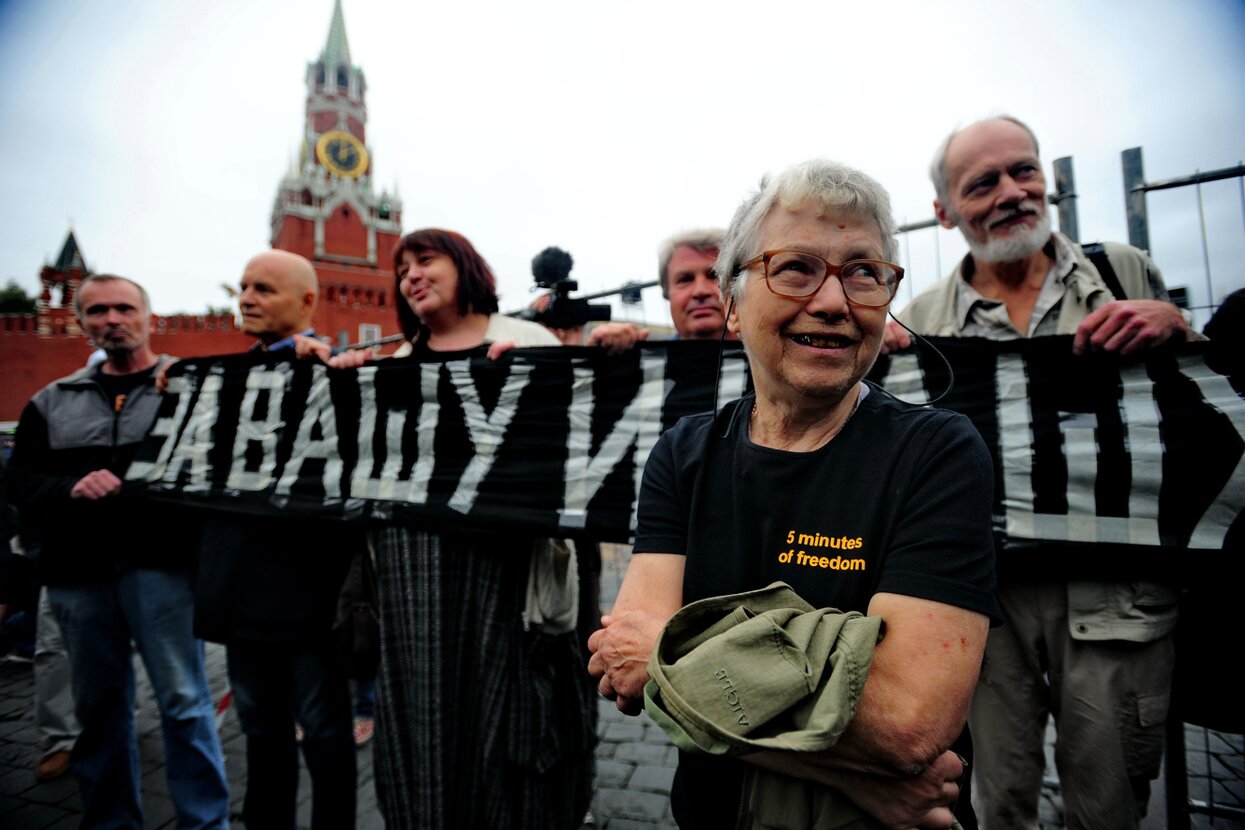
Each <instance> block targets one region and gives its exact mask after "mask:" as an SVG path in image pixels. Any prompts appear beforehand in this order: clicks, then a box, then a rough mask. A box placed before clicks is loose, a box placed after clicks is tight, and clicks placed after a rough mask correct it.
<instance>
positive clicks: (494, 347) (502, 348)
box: [488, 340, 516, 360]
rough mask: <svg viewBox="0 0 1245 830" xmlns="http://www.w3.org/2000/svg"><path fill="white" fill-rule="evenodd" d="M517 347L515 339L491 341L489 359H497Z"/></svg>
mask: <svg viewBox="0 0 1245 830" xmlns="http://www.w3.org/2000/svg"><path fill="white" fill-rule="evenodd" d="M515 347H516V344H515V342H514V341H513V340H498V341H497V342H496V343H489V346H488V359H489V360H496V359H497V358H499V357H501V356H502V355H504V354H505V353H506V352H508V351H510V350H511V349H513V348H515Z"/></svg>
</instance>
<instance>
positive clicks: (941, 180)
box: [929, 115, 1042, 205]
mask: <svg viewBox="0 0 1245 830" xmlns="http://www.w3.org/2000/svg"><path fill="white" fill-rule="evenodd" d="M986 121H1008V122H1011V123H1012V124H1015V125H1016V126H1017V127H1019V128H1020V129H1022V130H1024V131H1025V132H1026V133H1028V134H1029V139H1030V140H1031V141H1032V142H1033V153H1034V155H1036V156H1039V157H1040V156H1041V155H1042V154H1041V152H1039V150H1038V140H1037V136H1036V135H1034V134H1033V130H1031V129H1029V125H1028V124H1026V123H1025V122H1023V121H1021V120H1020V119H1019V118H1017V117H1015V116H1014V115H992V116H990V117H989V118H982V119H981V120H979V121H974V122H973V123H972V124H969V125H968V127H975V126H977V125H978V124H981V123H983V122H986ZM968 127H956V128H955V129H954V130H952V131H951V132H950V133H948V134H947V137H946V138H944V139H943V140H942V143H941V144H939V145H938V149H937V150H936V151H935V152H934V160H933V161H931V162H930V163H929V178H930V181H932V182H933V183H934V193H935V194H936V195H937V196H938V201H940V202H942V203H943V204H944V205H946V203H947V185H948V184H950V182H948V181H947V150H949V149H951V142H952V141H954V140H955V137H956V136H957V135H959V134H960V133H962V132H964V131H965V130H967V129H968Z"/></svg>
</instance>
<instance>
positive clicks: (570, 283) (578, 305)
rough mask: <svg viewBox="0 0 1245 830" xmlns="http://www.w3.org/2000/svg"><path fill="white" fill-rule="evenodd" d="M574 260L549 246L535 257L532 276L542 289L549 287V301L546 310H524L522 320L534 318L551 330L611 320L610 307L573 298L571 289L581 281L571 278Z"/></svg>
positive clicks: (558, 249) (533, 319)
mask: <svg viewBox="0 0 1245 830" xmlns="http://www.w3.org/2000/svg"><path fill="white" fill-rule="evenodd" d="M572 265H574V260H573V259H571V255H570V254H568V253H567V252H566V251H564V250H562V249H561V248H552V247H551V248H546V249H545V250H543V251H541V252H540V253H539V254H537V255H536V256H535V257H534V258H533V259H532V277H533V279H535V280H536V285H537V286H538V287H540V288H547V289H549V295H548V296H549V303H548V305H546V306H545V309H544V311H537V310H536V309H533V308H528V309H524V311H523V312H522V313H521V314H520V315H519V317H520V318H521V319H524V320H532V321H533V322H536V323H540V324H541V325H542V326H545V327H546V328H551V329H576V328H580V327H581V326H583V325H584V324H586V323H589V322H592V321H594V320H601V321H604V320H608V319H610V307H609V306H608V305H604V304H593V303H590V302H588V301H587V300H573V299H571V297H570V293H571V292H572V291H578V290H579V283H578V282H576V281H575V280H573V279H571V278H570V274H571V266H572Z"/></svg>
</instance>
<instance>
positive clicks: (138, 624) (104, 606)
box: [9, 275, 229, 830]
mask: <svg viewBox="0 0 1245 830" xmlns="http://www.w3.org/2000/svg"><path fill="white" fill-rule="evenodd" d="M74 310H75V312H76V313H77V316H78V322H79V323H80V324H81V325H82V328H83V330H84V331H85V332H86V335H87V337H88V338H89V339H90V341H91V343H92V345H93V346H95V347H97V348H102V349H103V350H104V352H105V354H106V358H105V360H104V361H102V362H101V363H98V364H95V365H93V366H90V367H88V368H85V369H82V370H80V371H78V372H75V373H74V374H72V375H70V376H68V377H65V378H61V379H60V380H57V381H54V382H53V383H50V384H48V385H47V386H45V387H44V388H43V389H41V390H39V391H38V392H37V393H35V396H34V397H33V398H32V399H31V401H30V403H29V404H27V406H26V409H25V410H24V411H23V412H22V419H21V422H20V424H19V425H18V428H17V443H16V446H15V448H14V450H13V458H12V472H11V479H10V483H9V494H10V497H11V498H12V500H13V502H14V503H15V504H16V505H17V506H18V510H19V511H20V512H21V516H22V521H23V522H24V523H26V524H27V525H28V526H30V527H32V528H34V529H36V530H37V531H38V533H39V534H40V536H41V538H42V540H43V547H42V551H41V553H40V556H39V571H40V576H41V577H42V579H43V582H44V583H45V584H46V585H47V597H48V602H49V603H50V605H51V607H52V612H53V614H55V616H56V620H57V622H58V623H59V624H60V628H61V632H62V635H63V637H64V640H65V645H66V648H67V651H68V653H69V661H70V665H71V668H72V671H71V674H72V677H73V696H74V701H75V708H76V714H77V718H78V722H79V723H80V724H81V727H82V733H81V735H80V736H79V738H78V741H77V743H76V745H75V746H74V749H73V753H72V755H71V768H72V770H73V773H74V775H75V776H76V777H77V779H78V783H79V785H80V787H81V791H82V803H83V817H82V826H83V827H88V828H89V827H142V826H143V816H142V805H141V801H140V794H139V793H140V773H141V769H140V766H139V755H138V744H137V740H136V737H135V732H134V667H133V663H132V660H131V656H130V643H131V641H133V643H134V645H135V646H136V647H137V650H138V653H139V654H140V655H141V656H142V658H143V664H144V665H145V666H146V667H147V675H148V677H149V678H150V679H151V684H152V686H153V688H154V690H155V696H156V702H157V704H158V705H159V707H160V723H161V729H162V732H163V735H164V752H165V760H166V769H165V772H166V777H167V779H168V788H169V794H170V795H171V796H172V797H173V805H174V807H175V808H176V811H177V826H178V827H187V828H189V827H194V828H204V829H205V830H206V828H211V830H223V828H225V827H226V826H227V825H228V823H229V789H228V786H227V784H226V782H225V769H224V762H223V760H222V757H221V749H220V741H219V738H218V737H217V734H216V718H215V713H214V711H213V708H212V699H211V696H210V694H209V692H208V685H207V677H206V675H205V673H204V669H203V643H202V642H201V641H199V640H196V639H195V637H194V634H193V633H192V626H191V624H192V606H193V589H192V574H193V561H194V552H195V549H196V547H197V541H198V538H197V533H196V531H195V528H194V525H193V523H188V522H187V521H186V519H185V517H184V516H181V515H180V514H178V513H177V512H176V511H173V510H170V509H167V508H163V507H162V508H160V509H154V508H153V507H151V506H150V505H148V504H146V503H144V502H143V501H142V500H141V499H139V498H137V497H135V496H134V495H133V494H132V493H128V492H125V491H123V489H122V483H121V478H122V477H123V476H124V475H125V471H126V468H127V467H128V466H129V463H130V461H131V460H132V459H133V457H134V454H135V452H136V451H137V449H138V445H139V442H140V441H141V440H142V438H143V436H144V435H145V434H146V433H147V430H148V428H149V427H150V426H151V423H152V421H153V420H154V419H155V416H156V411H157V409H158V408H159V405H160V395H159V393H157V391H156V389H155V380H154V374H155V372H156V371H157V368H158V367H159V366H161V365H162V364H166V363H167V362H168V361H169V360H170V358H168V357H167V356H164V357H162V356H157V355H156V354H155V352H153V351H152V349H151V343H150V335H151V304H150V302H149V301H148V299H147V292H146V291H144V290H143V289H142V287H141V286H139V285H138V284H137V283H135V282H133V281H131V280H128V279H125V278H123V277H116V276H110V275H94V276H91V277H88V278H87V279H85V280H84V281H83V282H82V285H81V286H80V287H79V288H78V292H77V295H76V297H75V298H74Z"/></svg>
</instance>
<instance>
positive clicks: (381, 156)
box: [0, 0, 1245, 322]
mask: <svg viewBox="0 0 1245 830" xmlns="http://www.w3.org/2000/svg"><path fill="white" fill-rule="evenodd" d="M343 7H344V11H345V19H346V31H347V35H348V37H349V42H350V49H351V54H352V58H353V60H354V62H355V63H356V64H358V65H360V66H361V67H362V68H363V71H364V73H365V75H366V78H367V83H368V91H367V105H368V115H369V120H368V144H369V147H370V149H371V151H372V153H373V159H374V178H373V182H374V187H375V189H376V190H377V191H379V190H381V189H382V188H389V189H390V190H392V189H394V188H397V189H398V190H399V191H400V194H401V197H402V199H403V200H404V203H405V204H404V213H403V228H404V230H414V229H416V228H420V227H426V226H431V225H436V226H442V227H448V228H453V229H455V230H458V231H460V232H462V233H464V234H465V235H466V236H467V237H468V238H470V239H471V240H472V241H473V242H474V243H475V245H476V247H477V248H479V250H480V251H481V252H482V253H483V254H484V256H485V257H486V258H487V259H488V260H489V262H490V263H491V264H492V265H493V266H494V269H495V270H496V271H497V274H498V277H499V280H500V290H501V295H502V308H503V310H507V309H511V308H515V307H518V306H519V305H522V304H523V303H525V302H526V301H527V300H528V299H529V297H530V291H529V285H530V283H531V276H530V261H531V258H532V256H533V255H534V254H536V253H537V252H538V251H539V250H540V249H542V248H544V247H545V246H548V245H559V246H561V247H563V248H565V249H567V250H568V251H570V252H571V254H572V255H573V256H574V258H575V270H574V272H573V274H572V276H574V277H576V278H578V279H579V281H580V283H581V287H582V288H583V289H584V290H602V289H606V288H613V287H617V286H618V285H620V284H622V283H623V282H626V281H628V280H650V279H653V278H655V276H656V267H655V266H656V253H655V249H656V246H657V244H658V243H659V242H660V240H661V239H662V238H664V237H666V236H668V235H669V234H671V233H672V232H674V231H677V230H680V229H684V228H688V227H695V226H702V225H715V224H716V225H724V224H725V223H726V222H727V221H729V219H730V216H731V214H732V212H733V211H734V209H735V207H736V205H738V203H739V202H740V200H741V199H742V198H743V197H744V196H745V195H746V194H747V193H748V192H749V191H750V190H751V189H753V188H755V186H756V183H757V181H758V180H759V178H760V176H761V174H762V173H764V172H766V171H767V170H776V169H779V168H781V167H783V166H785V165H787V164H790V163H793V162H797V161H801V160H804V159H806V158H809V157H812V156H817V155H825V156H829V157H831V158H835V159H838V160H841V161H844V162H847V163H849V164H852V165H854V166H857V167H859V168H861V169H863V170H864V171H866V172H868V173H870V174H871V175H873V176H874V177H876V178H877V179H878V180H880V181H881V182H882V184H883V185H885V186H886V187H887V188H888V189H889V190H890V192H891V195H892V198H893V201H894V205H895V212H896V216H897V218H898V219H899V221H900V222H901V223H902V222H905V221H909V222H915V221H918V220H921V219H926V218H929V217H930V216H932V210H931V207H930V200H931V198H932V189H931V186H930V184H929V180H928V178H927V176H926V168H927V165H928V162H929V158H930V155H931V154H932V152H933V150H934V148H935V146H936V145H937V144H938V142H939V141H940V140H941V138H942V137H943V136H944V135H945V134H946V133H947V132H948V131H949V130H951V129H952V128H953V127H954V126H956V125H957V124H962V123H967V122H969V121H972V120H975V119H976V118H978V117H981V116H983V115H989V114H993V113H998V112H1010V113H1012V114H1015V115H1017V116H1019V117H1021V118H1023V119H1025V120H1027V121H1028V122H1029V123H1030V125H1031V126H1032V127H1033V128H1034V130H1035V131H1036V133H1037V135H1038V137H1039V138H1040V139H1041V142H1042V147H1041V149H1042V155H1043V158H1044V161H1045V162H1046V169H1047V173H1048V177H1049V176H1050V172H1049V171H1050V162H1051V161H1052V160H1053V159H1055V158H1056V157H1059V156H1064V155H1071V156H1073V157H1074V159H1075V173H1076V179H1077V185H1078V188H1077V189H1078V191H1079V193H1080V197H1079V200H1078V205H1079V210H1080V223H1081V237H1082V239H1083V240H1087V241H1088V240H1095V239H1118V240H1126V239H1127V226H1126V221H1125V214H1124V197H1123V185H1122V174H1121V168H1120V151H1121V150H1124V149H1125V148H1128V147H1134V146H1141V147H1143V148H1144V153H1145V170H1146V177H1147V179H1148V180H1150V181H1156V180H1161V179H1168V178H1173V177H1177V176H1184V175H1189V174H1192V173H1193V172H1194V171H1195V170H1197V169H1200V170H1212V169H1218V168H1223V167H1230V166H1233V165H1236V164H1238V163H1240V162H1241V161H1242V159H1243V158H1245V106H1242V103H1243V102H1245V50H1242V49H1241V45H1242V43H1243V42H1245V41H1243V37H1245V4H1243V3H1241V2H1239V0H1233V1H1231V2H1229V1H1228V0H1224V1H1223V2H1209V1H1206V2H1203V0H1188V2H1182V3H1172V2H1168V1H1167V0H1163V2H1153V1H1152V0H1133V2H1087V0H1080V2H1044V3H1035V4H1023V5H1020V4H1011V3H1000V2H997V0H995V1H994V2H940V3H927V2H910V3H908V2H885V1H884V0H878V1H877V2H872V3H851V4H848V3H839V2H830V0H816V1H815V2H814V0H807V1H806V2H784V0H767V2H763V3H758V2H749V3H733V2H722V0H718V1H717V2H699V0H697V1H696V2H691V1H690V0H680V1H679V2H669V0H667V2H662V3H657V2H648V1H647V0H639V1H638V2H637V1H635V0H633V2H627V3H611V4H605V3H594V2H583V0H573V1H568V2H542V1H541V0H535V2H528V3H515V2H501V1H500V0H498V1H497V2H492V1H491V0H490V2H484V1H483V0H459V2H454V3H436V4H427V3H410V4H395V3H392V2H380V0H344V4H343ZM332 9H333V2H332V0H303V2H299V3H293V2H276V1H275V0H214V2H211V3H205V2H199V1H196V2H185V0H158V2H157V0H77V2H66V1H65V0H40V2H5V0H0V73H3V77H4V78H5V81H6V82H5V93H4V95H3V96H0V125H3V129H0V159H2V162H0V163H2V164H3V170H4V187H3V193H4V199H3V206H2V207H0V280H3V281H7V280H8V279H16V280H17V281H18V282H19V283H20V284H21V285H22V286H23V287H25V288H26V289H27V290H28V291H32V292H33V291H34V290H35V288H36V286H37V280H38V272H39V269H40V267H41V266H42V265H43V264H44V263H45V262H46V261H48V260H49V259H50V258H52V257H55V255H56V254H57V253H58V251H59V249H60V246H61V243H62V242H63V241H64V238H65V233H66V231H67V229H68V228H69V225H70V222H72V223H73V227H74V229H75V233H76V235H77V239H78V241H79V243H80V245H81V247H82V250H83V252H84V253H85V255H86V258H87V262H88V265H89V266H90V267H91V268H92V269H94V270H107V271H112V272H116V273H120V274H124V275H126V276H130V277H133V278H135V279H137V280H139V281H140V282H143V283H145V284H146V286H147V287H148V288H149V290H150V292H151V294H152V297H153V301H154V304H155V307H156V310H157V311H161V312H172V311H194V312H199V311H202V310H203V309H204V308H205V307H207V306H208V305H225V304H228V302H229V300H228V298H227V297H226V295H225V293H224V292H223V291H222V289H221V288H220V284H221V283H222V282H229V283H234V282H236V280H237V278H238V276H239V274H240V273H241V269H242V266H243V264H244V263H245V261H246V260H247V258H248V257H250V256H251V255H252V254H254V253H256V252H258V251H259V250H262V249H263V248H265V247H267V246H268V242H269V218H270V215H271V210H272V203H273V198H274V196H275V193H276V187H277V184H278V182H279V180H280V178H281V177H282V175H283V174H284V172H285V171H286V170H287V168H288V166H289V163H290V159H291V157H292V156H293V155H294V154H295V153H296V150H297V145H298V141H299V138H300V136H301V134H302V127H303V118H304V97H305V87H304V73H305V69H306V64H307V62H308V61H311V60H314V59H315V57H316V56H317V55H318V54H319V52H320V50H321V49H322V47H323V45H324V41H325V38H326V35H327V32H328V26H329V21H330V18H331V14H332ZM1022 9H1023V11H1021V10H1022ZM1203 202H1204V212H1205V217H1206V225H1207V239H1208V248H1207V254H1206V256H1208V257H1209V260H1210V272H1211V279H1212V288H1211V299H1212V300H1214V301H1218V300H1219V299H1221V298H1222V296H1223V295H1224V294H1226V293H1228V292H1229V291H1231V290H1234V289H1237V288H1241V287H1245V265H1243V263H1245V215H1243V213H1242V208H1243V204H1245V197H1243V195H1242V189H1241V182H1240V181H1239V180H1231V181H1226V182H1220V183H1215V184H1208V185H1206V186H1204V187H1203ZM1149 203H1150V220H1151V249H1152V253H1153V255H1154V257H1155V259H1156V260H1157V261H1158V263H1159V264H1160V266H1161V267H1162V268H1163V270H1164V272H1165V275H1166V276H1167V278H1168V283H1169V284H1171V285H1187V286H1188V287H1189V289H1190V291H1191V294H1192V297H1193V300H1194V302H1195V303H1197V304H1203V303H1206V302H1207V287H1206V282H1207V278H1206V270H1205V267H1204V264H1203V261H1204V255H1203V249H1202V241H1201V240H1202V236H1201V233H1200V230H1199V217H1198V201H1197V196H1196V194H1195V192H1194V190H1193V189H1192V188H1187V189H1182V190H1179V191H1165V192H1161V193H1155V194H1151V196H1150V197H1149ZM935 237H936V239H935ZM904 249H905V251H906V252H907V253H906V254H905V259H904V262H903V263H902V264H903V265H905V266H907V267H908V268H909V273H910V275H911V278H912V279H911V287H912V288H915V289H917V290H919V289H921V288H923V287H924V286H927V285H928V284H929V283H930V282H931V281H932V280H933V279H934V278H935V277H936V276H938V275H939V274H940V273H943V272H945V271H947V270H948V269H949V268H950V267H951V266H952V265H953V263H954V261H955V259H956V258H957V257H958V256H960V255H961V254H962V253H963V251H964V250H965V248H964V246H963V243H962V241H961V240H960V239H959V236H958V233H956V232H938V233H937V234H935V232H934V231H924V232H920V233H917V234H913V235H912V239H911V240H909V242H908V243H907V244H906V245H905V246H904ZM908 290H909V289H908V288H905V289H901V295H900V297H901V302H902V301H906V299H907V296H908V293H907V292H908ZM647 294H653V295H654V296H651V297H646V307H645V309H644V311H643V312H642V313H641V312H639V311H637V310H632V311H630V312H627V311H623V312H622V313H621V315H616V316H627V315H628V314H630V315H631V316H632V317H633V318H634V317H638V316H645V317H647V319H651V320H654V321H664V320H665V313H664V309H663V308H662V305H661V304H660V303H659V302H657V301H656V300H658V299H659V297H657V296H656V295H655V289H654V290H653V291H650V292H647ZM1204 320H1205V317H1204V316H1203V317H1202V318H1201V321H1202V322H1204Z"/></svg>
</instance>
